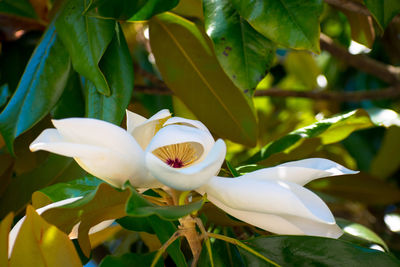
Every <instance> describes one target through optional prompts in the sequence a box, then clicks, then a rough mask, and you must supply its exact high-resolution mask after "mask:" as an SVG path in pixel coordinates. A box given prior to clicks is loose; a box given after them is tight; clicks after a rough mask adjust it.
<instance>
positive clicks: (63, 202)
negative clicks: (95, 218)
mask: <svg viewBox="0 0 400 267" xmlns="http://www.w3.org/2000/svg"><path fill="white" fill-rule="evenodd" d="M81 198H82V197H73V198H67V199H64V200H61V201H57V202H54V203H51V204H49V205H47V206H44V207H42V208H40V209H37V210H36V212H37V213H38V214H39V215H40V214H42V213H43V212H45V211H46V210H48V209H51V208H55V207H60V206H64V205H67V204H70V203H72V202H75V201H77V200H79V199H81ZM25 218H26V216H24V217H22V218H21V219H20V220H19V221H18V222H17V223H16V224H15V225H14V227H13V228H12V229H11V231H10V234H9V236H8V258H10V257H11V252H12V250H13V248H14V243H15V239H16V238H17V235H18V233H19V230H20V229H21V226H22V224H23V223H24V221H25Z"/></svg>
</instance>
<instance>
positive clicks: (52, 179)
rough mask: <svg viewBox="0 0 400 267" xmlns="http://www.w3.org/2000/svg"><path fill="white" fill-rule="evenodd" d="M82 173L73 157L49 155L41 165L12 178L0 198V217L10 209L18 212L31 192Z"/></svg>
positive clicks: (77, 176) (26, 201)
mask: <svg viewBox="0 0 400 267" xmlns="http://www.w3.org/2000/svg"><path fill="white" fill-rule="evenodd" d="M84 173H85V172H84V171H83V170H82V169H81V168H80V167H79V166H78V164H76V163H75V162H74V160H73V159H71V158H65V157H61V156H57V155H50V156H49V157H48V159H47V160H46V161H45V162H44V163H43V165H42V166H40V167H38V168H36V169H34V170H33V171H31V172H28V173H24V174H22V175H20V176H17V177H14V178H13V179H12V181H11V184H10V185H9V187H8V188H7V190H6V191H5V192H4V195H3V196H2V198H1V199H0V217H3V216H5V215H6V214H7V213H8V212H10V211H14V212H16V213H18V212H20V211H21V210H22V209H23V208H24V207H25V205H26V204H27V203H28V202H29V201H30V200H31V196H32V193H33V192H35V191H37V190H39V189H42V188H44V187H46V186H49V185H51V184H54V183H57V182H64V181H69V180H73V179H77V178H79V177H82V176H83V175H84ZM16 196H18V197H16Z"/></svg>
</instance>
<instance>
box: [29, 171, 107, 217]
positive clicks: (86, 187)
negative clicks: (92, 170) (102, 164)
mask: <svg viewBox="0 0 400 267" xmlns="http://www.w3.org/2000/svg"><path fill="white" fill-rule="evenodd" d="M102 182H103V181H102V180H100V179H97V178H95V177H90V176H88V177H84V178H81V179H76V180H72V181H68V182H65V183H57V184H54V185H51V186H49V187H46V188H43V189H41V190H39V191H36V192H35V193H33V195H32V204H33V206H34V207H35V209H38V208H40V207H43V206H45V205H48V204H50V203H53V202H57V201H60V200H63V199H67V198H73V197H79V196H85V195H87V194H90V193H91V192H93V191H96V189H97V186H99V184H101V183H102Z"/></svg>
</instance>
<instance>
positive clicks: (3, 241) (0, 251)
mask: <svg viewBox="0 0 400 267" xmlns="http://www.w3.org/2000/svg"><path fill="white" fill-rule="evenodd" d="M13 218H14V214H12V213H10V214H8V215H7V216H6V217H5V218H4V219H3V220H2V221H1V223H0V266H8V233H9V232H10V230H11V225H12V223H13Z"/></svg>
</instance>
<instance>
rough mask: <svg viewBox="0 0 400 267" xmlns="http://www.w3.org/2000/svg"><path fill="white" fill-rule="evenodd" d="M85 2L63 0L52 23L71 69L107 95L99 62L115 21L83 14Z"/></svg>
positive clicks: (113, 33) (111, 36) (108, 41)
mask: <svg viewBox="0 0 400 267" xmlns="http://www.w3.org/2000/svg"><path fill="white" fill-rule="evenodd" d="M86 2H87V0H71V1H65V4H64V6H63V7H62V9H61V11H60V14H59V15H58V17H57V19H56V21H55V25H56V28H57V32H58V33H59V36H60V39H61V41H62V42H63V43H64V45H65V47H66V48H67V50H68V52H69V54H70V56H71V60H72V65H73V66H74V69H75V70H76V71H77V72H79V74H81V75H83V76H84V77H86V78H87V79H89V80H90V81H92V82H93V83H94V84H95V86H96V89H97V90H98V91H99V92H100V93H102V94H105V95H110V87H109V84H108V82H107V79H106V77H105V76H104V74H103V73H102V71H101V70H100V67H99V62H100V60H101V58H102V56H103V54H104V53H105V51H106V49H107V47H108V45H109V44H110V42H111V40H112V39H113V37H114V35H115V22H114V21H112V20H103V19H98V18H93V17H88V16H85V15H83V14H82V13H83V11H84V10H85V6H86Z"/></svg>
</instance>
